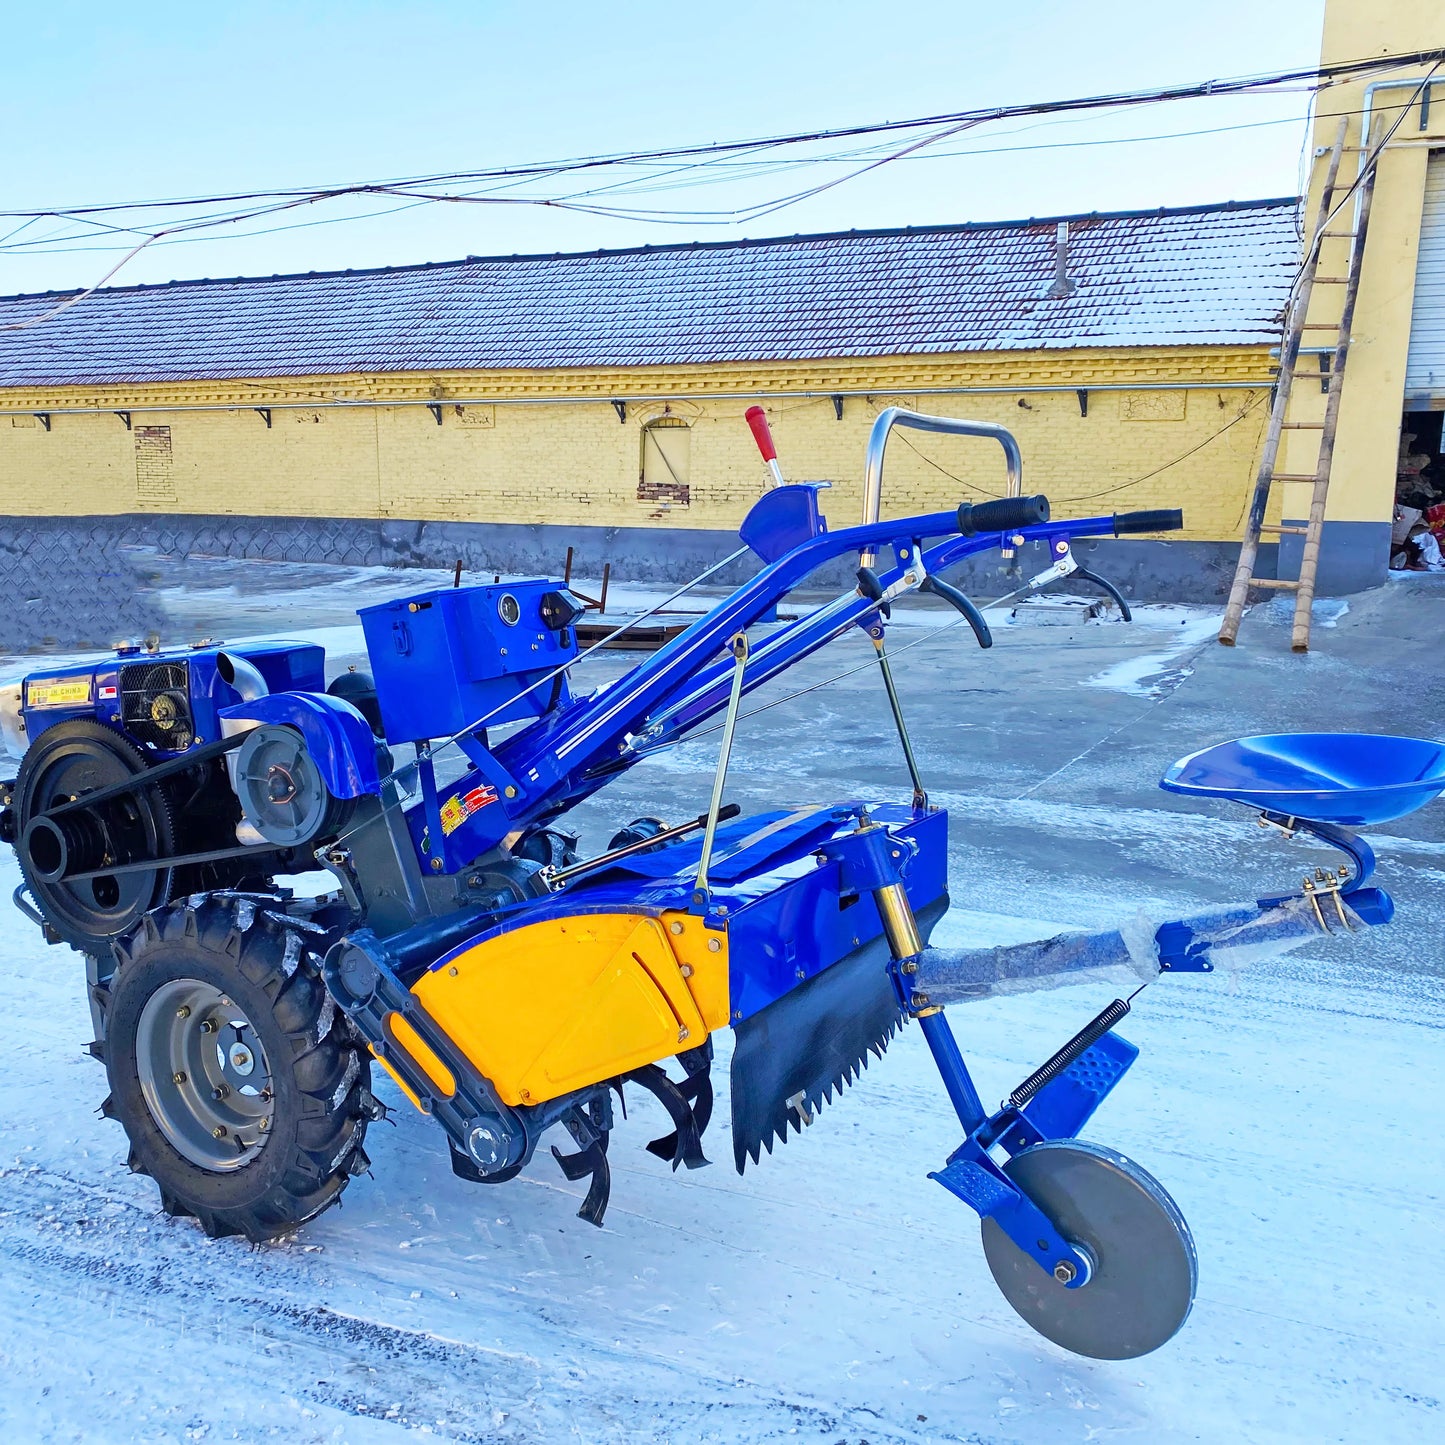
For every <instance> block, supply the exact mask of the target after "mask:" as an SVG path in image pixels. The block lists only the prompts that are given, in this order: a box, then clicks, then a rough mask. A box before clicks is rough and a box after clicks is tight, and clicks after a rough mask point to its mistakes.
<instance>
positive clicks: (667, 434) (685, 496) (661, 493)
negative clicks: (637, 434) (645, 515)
mask: <svg viewBox="0 0 1445 1445" xmlns="http://www.w3.org/2000/svg"><path fill="white" fill-rule="evenodd" d="M691 470H692V430H691V428H690V427H689V426H688V424H687V423H686V422H685V421H684V420H683V419H682V418H681V417H680V416H660V417H656V418H654V419H653V420H652V421H650V422H647V423H646V424H645V425H644V426H643V428H642V465H641V468H640V470H639V472H638V478H637V500H638V501H639V502H653V503H658V502H661V503H666V504H667V505H668V506H673V507H686V506H688V505H689V504H690V503H691V501H692V488H691V485H690V475H691Z"/></svg>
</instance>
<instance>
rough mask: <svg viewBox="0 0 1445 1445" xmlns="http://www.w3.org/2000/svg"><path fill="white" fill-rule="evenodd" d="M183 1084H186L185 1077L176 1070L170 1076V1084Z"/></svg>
mask: <svg viewBox="0 0 1445 1445" xmlns="http://www.w3.org/2000/svg"><path fill="white" fill-rule="evenodd" d="M185 1082H186V1076H185V1075H184V1074H183V1073H181V1072H180V1070H177V1071H176V1072H175V1073H174V1074H172V1075H171V1083H173V1084H184V1083H185Z"/></svg>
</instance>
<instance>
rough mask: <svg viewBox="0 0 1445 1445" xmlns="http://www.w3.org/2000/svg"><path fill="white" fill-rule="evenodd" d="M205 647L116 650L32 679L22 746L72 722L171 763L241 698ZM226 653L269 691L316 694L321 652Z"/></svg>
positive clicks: (259, 648) (205, 738)
mask: <svg viewBox="0 0 1445 1445" xmlns="http://www.w3.org/2000/svg"><path fill="white" fill-rule="evenodd" d="M217 651H218V649H217V648H215V647H211V646H206V647H188V648H168V649H165V650H163V651H159V652H143V651H141V650H140V649H139V648H130V647H126V648H117V649H116V651H115V654H114V656H112V657H106V658H102V659H101V660H100V661H98V662H97V661H92V662H83V663H71V664H70V665H68V666H66V667H56V668H50V669H48V670H47V671H45V672H35V673H31V674H30V675H29V676H28V677H27V678H26V679H25V682H24V685H23V689H22V694H21V698H22V700H21V706H20V716H21V718H22V720H23V722H24V726H25V737H26V740H27V742H34V740H35V739H36V738H37V737H38V736H39V735H40V734H41V733H43V732H44V731H45V730H46V729H47V728H51V727H54V726H55V725H56V724H57V723H62V722H69V721H70V720H71V719H73V718H85V719H89V720H91V721H94V722H99V723H104V724H105V725H106V726H108V727H112V728H114V729H115V730H116V731H117V732H119V733H123V734H124V735H125V736H126V737H127V738H129V739H130V741H131V742H133V743H135V744H136V745H137V746H138V747H140V748H142V749H143V750H144V751H145V752H147V753H154V754H157V755H159V756H161V757H175V756H178V755H179V754H181V753H184V752H186V751H188V750H189V749H190V748H193V747H198V746H200V745H202V744H204V743H213V742H215V741H216V740H217V739H218V738H219V737H220V735H221V728H220V722H219V716H218V715H219V713H220V712H221V710H222V709H223V708H228V707H231V706H233V705H234V704H235V703H238V702H240V701H241V695H240V693H238V692H237V691H236V689H235V688H233V687H232V686H231V685H230V684H229V683H226V682H223V681H222V680H221V677H220V675H219V674H218V673H217V671H216V653H217ZM225 651H227V652H229V653H231V654H232V655H233V656H235V657H244V658H245V659H246V661H247V662H250V663H252V664H253V665H254V666H255V667H256V669H257V670H258V671H259V672H260V674H261V676H262V677H264V678H265V679H266V685H267V686H268V687H269V688H271V689H272V691H274V692H291V691H307V692H322V691H324V690H325V687H326V677H325V663H326V654H325V651H324V650H323V649H322V648H320V647H318V646H316V645H315V644H314V643H310V642H285V641H280V642H250V643H243V644H241V645H240V646H238V647H227V648H225Z"/></svg>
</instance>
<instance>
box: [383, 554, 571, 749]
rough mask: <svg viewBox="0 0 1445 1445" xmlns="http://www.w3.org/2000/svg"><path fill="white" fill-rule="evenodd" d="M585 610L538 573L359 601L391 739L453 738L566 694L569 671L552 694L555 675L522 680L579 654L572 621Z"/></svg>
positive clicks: (536, 711) (514, 718)
mask: <svg viewBox="0 0 1445 1445" xmlns="http://www.w3.org/2000/svg"><path fill="white" fill-rule="evenodd" d="M581 610H582V608H581V604H580V603H578V602H577V601H576V599H574V598H573V597H572V596H571V594H570V593H568V592H567V591H566V590H565V588H564V587H563V586H562V584H561V583H560V582H549V581H547V580H546V579H545V578H541V577H534V578H529V579H528V580H526V581H522V582H505V583H497V584H494V585H491V586H486V587H445V588H441V589H439V590H437V591H435V592H423V593H420V594H418V595H417V596H414V597H400V598H398V599H397V600H396V601H394V602H383V603H381V604H379V605H378V606H375V607H363V608H361V609H360V611H359V612H358V614H357V615H358V616H359V617H360V618H361V626H362V629H363V631H364V632H365V633H366V650H367V653H368V654H369V656H370V658H371V671H372V676H373V677H374V678H375V679H376V693H377V700H378V701H379V703H380V704H381V720H382V723H383V725H384V726H385V729H386V736H387V739H388V740H389V741H390V742H417V741H420V740H422V739H424V738H445V737H451V736H453V735H454V734H456V733H460V732H462V731H464V730H466V729H467V728H469V727H470V726H471V725H474V724H476V723H477V722H478V721H479V720H481V719H483V718H485V724H484V725H485V726H488V727H490V726H494V725H496V724H498V723H508V722H520V721H522V720H524V719H526V718H533V717H538V716H540V715H541V714H542V713H544V712H547V711H548V710H549V709H550V707H551V706H552V705H553V704H554V702H556V703H561V702H565V701H566V700H567V697H568V693H567V688H566V678H565V676H563V677H561V678H558V679H557V680H556V682H557V683H558V684H560V686H558V687H557V688H556V692H555V696H554V683H552V682H548V683H544V684H543V685H542V686H540V687H535V688H532V690H531V691H530V692H529V691H528V688H529V687H531V685H532V684H533V683H536V682H538V681H539V680H540V679H541V678H542V677H544V676H545V675H546V674H547V673H549V672H551V671H552V670H553V669H554V668H555V667H557V666H558V665H559V664H561V663H564V662H568V661H570V660H571V659H572V658H574V657H576V655H577V634H576V633H575V631H574V630H573V629H572V626H571V623H572V621H573V620H574V618H575V617H576V616H577V615H578V614H579V613H580V612H581ZM559 619H560V622H561V625H557V624H558V621H559ZM549 622H550V623H551V624H552V625H549Z"/></svg>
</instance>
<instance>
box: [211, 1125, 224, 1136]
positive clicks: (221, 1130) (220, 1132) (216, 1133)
mask: <svg viewBox="0 0 1445 1445" xmlns="http://www.w3.org/2000/svg"><path fill="white" fill-rule="evenodd" d="M225 1137H226V1131H225V1129H224V1128H222V1126H221V1125H220V1124H217V1125H216V1127H215V1128H214V1129H212V1130H211V1138H212V1139H224V1138H225Z"/></svg>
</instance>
